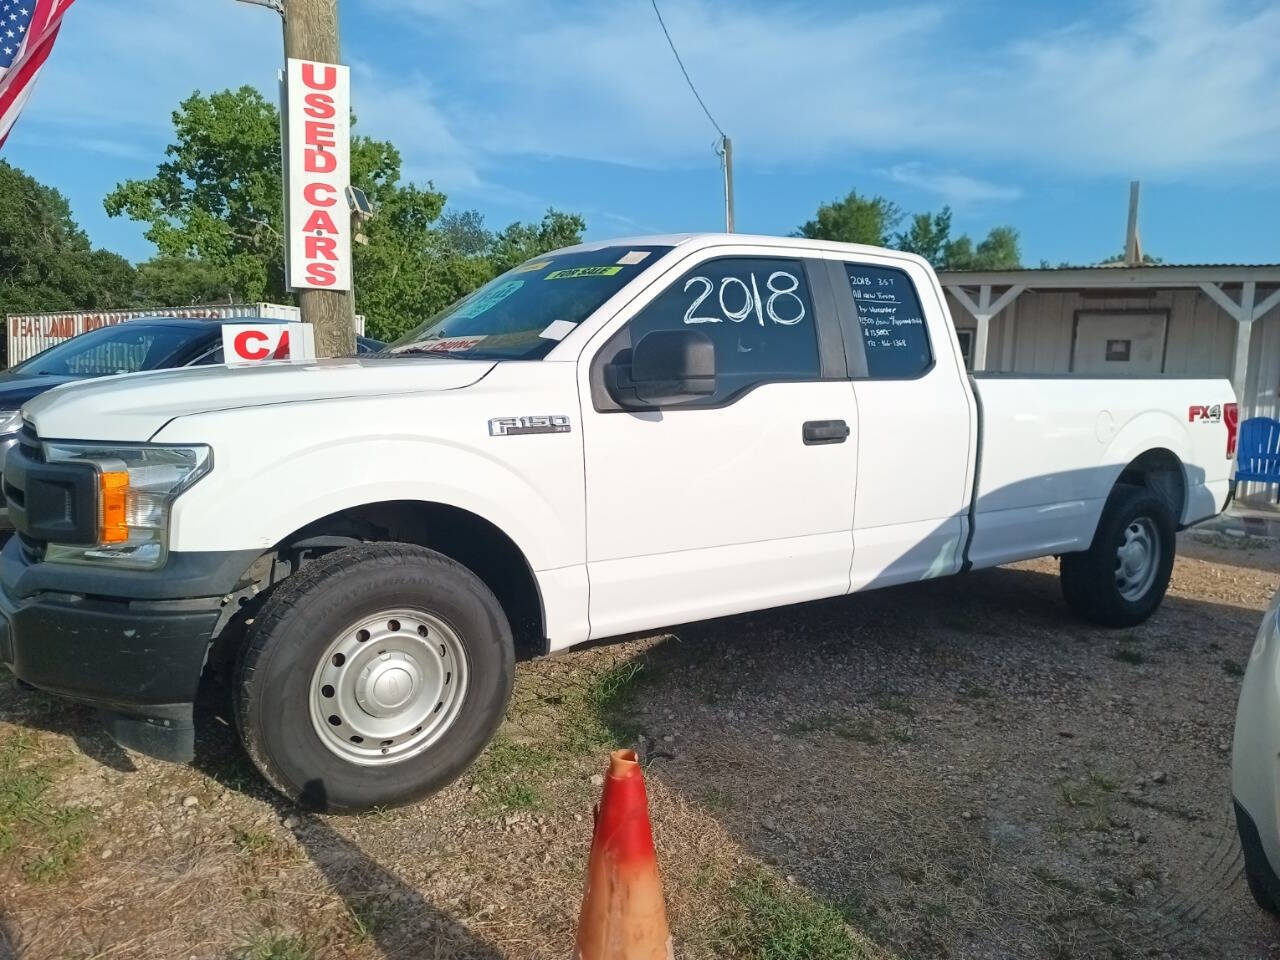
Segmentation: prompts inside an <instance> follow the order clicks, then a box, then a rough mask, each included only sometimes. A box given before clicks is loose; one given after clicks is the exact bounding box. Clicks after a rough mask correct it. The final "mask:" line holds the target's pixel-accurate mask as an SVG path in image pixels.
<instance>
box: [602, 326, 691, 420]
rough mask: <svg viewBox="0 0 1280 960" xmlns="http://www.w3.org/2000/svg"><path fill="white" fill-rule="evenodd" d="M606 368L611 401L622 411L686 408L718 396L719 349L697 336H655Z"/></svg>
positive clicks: (663, 333) (669, 333)
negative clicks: (698, 399) (704, 398)
mask: <svg viewBox="0 0 1280 960" xmlns="http://www.w3.org/2000/svg"><path fill="white" fill-rule="evenodd" d="M629 353H630V357H627V352H624V353H623V354H620V355H619V357H618V358H617V360H616V361H615V362H614V363H611V364H609V365H608V366H606V367H605V385H606V386H607V388H608V390H609V395H610V396H611V397H613V399H614V400H615V401H616V402H617V404H618V406H620V407H622V408H623V409H627V410H632V409H637V408H648V407H655V406H671V405H676V404H681V403H687V402H688V401H690V400H696V399H697V398H699V397H709V396H711V395H712V394H713V393H715V392H716V348H715V344H713V343H712V342H711V338H710V337H708V336H707V335H706V334H705V333H702V332H701V331H698V330H654V331H653V332H652V333H647V334H645V335H644V336H643V337H641V338H640V342H639V343H637V344H636V345H635V347H634V348H632V349H631V350H630V351H629Z"/></svg>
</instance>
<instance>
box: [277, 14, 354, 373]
mask: <svg viewBox="0 0 1280 960" xmlns="http://www.w3.org/2000/svg"><path fill="white" fill-rule="evenodd" d="M284 55H285V58H286V59H289V58H292V59H295V60H318V61H321V62H323V63H338V62H339V57H338V0H286V3H285V4H284ZM284 175H285V177H288V175H289V171H288V170H285V171H284ZM285 192H286V194H287V193H288V185H287V184H286V187H285ZM346 215H347V214H343V216H346ZM298 307H299V309H300V310H301V312H302V320H303V322H304V323H309V324H311V325H312V326H313V327H315V332H316V356H318V357H342V356H350V355H352V354H354V353H355V352H356V323H355V301H354V298H353V296H352V292H351V291H350V290H299V291H298Z"/></svg>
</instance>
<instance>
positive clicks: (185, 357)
mask: <svg viewBox="0 0 1280 960" xmlns="http://www.w3.org/2000/svg"><path fill="white" fill-rule="evenodd" d="M283 322H284V321H283V320H269V319H264V318H262V317H237V318H236V319H234V320H221V319H207V320H206V319H192V318H185V317H181V318H180V317H164V316H157V317H141V318H139V319H137V320H128V321H126V322H125V323H120V324H116V325H114V326H110V327H99V328H98V329H97V330H90V331H89V332H88V333H82V334H80V336H78V337H72V338H71V339H70V340H66V341H64V342H62V343H59V344H56V345H55V346H52V347H50V348H49V349H48V350H44V351H42V352H40V353H37V354H36V355H35V356H34V357H31V358H30V359H27V360H24V361H23V362H22V363H19V364H18V365H17V366H14V367H10V368H9V369H8V370H6V371H4V372H3V373H0V468H2V467H3V464H4V456H5V454H6V453H8V451H9V448H10V447H12V446H13V445H14V443H16V442H17V437H18V428H19V427H21V426H22V417H21V414H20V412H19V411H20V410H21V407H22V405H23V404H24V403H26V402H27V401H28V400H30V399H31V398H32V397H34V396H38V395H39V394H41V393H44V392H45V391H46V390H52V389H53V388H54V387H56V386H58V385H59V384H61V383H67V382H69V381H71V380H86V379H89V378H91V377H106V376H110V375H111V374H116V373H137V372H138V371H140V370H161V369H165V368H169V367H195V366H202V365H205V364H211V363H222V324H223V323H283ZM383 346H384V344H382V343H381V342H380V341H378V340H373V339H370V338H369V337H357V338H356V349H357V351H358V352H359V353H372V352H374V351H376V350H381V349H382V348H383ZM7 514H8V511H7V510H3V509H0V527H7V526H8V522H7Z"/></svg>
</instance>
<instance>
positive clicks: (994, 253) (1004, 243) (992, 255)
mask: <svg viewBox="0 0 1280 960" xmlns="http://www.w3.org/2000/svg"><path fill="white" fill-rule="evenodd" d="M1021 266H1022V253H1021V251H1020V250H1019V246H1018V231H1017V230H1015V229H1014V228H1013V227H993V228H992V230H991V232H990V233H988V234H987V237H986V239H985V240H983V241H982V242H981V243H979V244H978V245H977V247H974V245H973V241H972V240H971V239H969V237H968V236H967V235H962V236H960V237H957V238H956V239H955V240H952V241H950V242H949V243H947V244H946V247H945V249H944V250H943V255H942V263H941V265H939V266H938V269H940V270H1016V269H1017V268H1018V267H1021Z"/></svg>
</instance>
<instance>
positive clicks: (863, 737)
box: [832, 720, 881, 747]
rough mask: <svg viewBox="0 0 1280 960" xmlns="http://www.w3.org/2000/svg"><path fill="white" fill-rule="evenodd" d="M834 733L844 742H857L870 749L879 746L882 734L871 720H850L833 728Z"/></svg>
mask: <svg viewBox="0 0 1280 960" xmlns="http://www.w3.org/2000/svg"><path fill="white" fill-rule="evenodd" d="M832 732H833V733H834V734H835V735H836V736H837V737H840V738H842V739H844V740H856V741H857V742H858V743H865V744H866V745H867V746H869V747H874V746H877V745H878V744H879V743H880V742H881V738H880V732H879V730H877V729H876V725H875V724H874V723H873V722H872V721H870V720H849V721H847V722H845V723H841V724H838V725H836V726H835V727H833V728H832Z"/></svg>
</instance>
